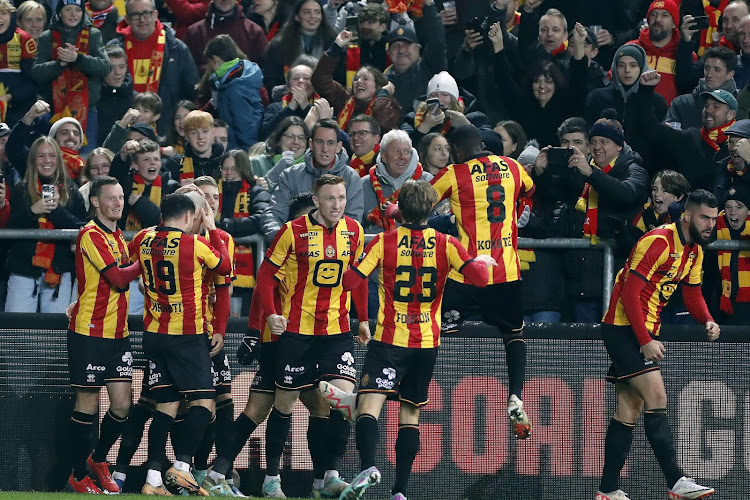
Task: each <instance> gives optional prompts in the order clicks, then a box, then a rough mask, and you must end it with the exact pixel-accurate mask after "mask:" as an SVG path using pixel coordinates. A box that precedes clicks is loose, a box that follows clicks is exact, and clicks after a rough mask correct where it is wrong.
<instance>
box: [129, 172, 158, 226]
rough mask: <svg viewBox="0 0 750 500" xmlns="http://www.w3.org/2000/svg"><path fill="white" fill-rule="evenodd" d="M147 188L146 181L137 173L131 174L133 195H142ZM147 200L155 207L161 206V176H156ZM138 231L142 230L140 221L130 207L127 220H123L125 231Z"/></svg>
mask: <svg viewBox="0 0 750 500" xmlns="http://www.w3.org/2000/svg"><path fill="white" fill-rule="evenodd" d="M147 186H148V184H146V181H145V180H144V179H143V177H141V174H139V173H137V172H136V173H135V174H133V190H132V193H133V194H140V195H143V193H145V192H146V187H147ZM148 199H149V200H151V202H152V203H153V204H154V205H156V206H157V207H159V206H161V175H157V176H156V179H154V182H152V183H151V191H149V193H148ZM140 229H143V224H142V223H141V219H139V218H138V216H137V215H135V212H133V207H130V211H129V212H128V218H127V219H126V220H125V230H127V231H138V230H140Z"/></svg>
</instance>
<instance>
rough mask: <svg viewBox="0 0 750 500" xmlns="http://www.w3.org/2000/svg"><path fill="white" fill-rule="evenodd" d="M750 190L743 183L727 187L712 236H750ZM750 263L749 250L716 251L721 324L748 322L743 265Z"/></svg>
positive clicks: (748, 288) (749, 293)
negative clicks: (719, 286) (725, 197)
mask: <svg viewBox="0 0 750 500" xmlns="http://www.w3.org/2000/svg"><path fill="white" fill-rule="evenodd" d="M748 207H750V190H749V189H748V187H747V186H746V185H740V186H736V187H733V188H732V189H730V190H729V193H728V198H727V201H726V203H725V204H724V210H723V211H722V212H721V213H720V214H719V219H718V220H717V221H716V236H717V239H719V240H740V241H748V240H750V220H748V214H750V210H749V209H748ZM748 267H750V252H748V251H747V250H745V251H739V250H734V251H728V250H720V251H719V271H720V273H721V298H720V301H719V307H720V309H721V312H722V313H724V318H723V321H722V324H724V323H726V324H729V325H744V326H747V325H748V324H750V283H748V281H747V278H746V276H747V269H748Z"/></svg>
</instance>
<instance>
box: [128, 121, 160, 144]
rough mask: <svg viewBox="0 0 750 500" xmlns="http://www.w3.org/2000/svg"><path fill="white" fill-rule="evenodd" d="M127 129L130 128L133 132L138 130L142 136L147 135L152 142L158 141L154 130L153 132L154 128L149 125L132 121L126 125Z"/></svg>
mask: <svg viewBox="0 0 750 500" xmlns="http://www.w3.org/2000/svg"><path fill="white" fill-rule="evenodd" d="M128 130H132V131H133V132H138V133H139V134H141V135H142V136H144V137H147V138H149V139H151V140H152V141H154V142H159V139H158V138H157V137H156V132H154V129H153V128H151V127H149V126H148V125H146V124H145V123H134V124H132V125H131V126H129V127H128Z"/></svg>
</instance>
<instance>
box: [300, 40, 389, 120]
mask: <svg viewBox="0 0 750 500" xmlns="http://www.w3.org/2000/svg"><path fill="white" fill-rule="evenodd" d="M351 38H352V34H351V32H349V31H346V30H344V31H342V32H341V33H339V34H338V36H336V40H335V42H334V43H333V44H332V45H331V47H330V48H329V49H328V51H326V53H325V54H323V56H322V57H321V58H320V61H318V66H317V67H316V68H315V71H314V72H313V74H312V84H313V87H314V88H315V90H316V91H317V92H318V94H320V96H321V97H323V98H324V99H326V100H327V101H328V102H329V103H330V105H331V107H332V108H333V112H334V113H335V115H336V117H337V118H336V120H337V122H338V125H339V127H340V128H341V129H342V130H348V125H349V120H350V119H351V118H352V117H353V116H356V115H358V114H365V115H369V116H372V117H373V118H375V120H376V121H377V122H378V125H380V129H381V130H384V131H388V130H391V129H393V128H398V126H399V124H400V123H401V107H400V106H399V105H398V102H396V100H395V99H394V98H393V97H391V92H390V91H389V90H388V89H389V88H391V87H387V86H388V85H389V83H388V80H387V79H386V78H385V76H383V73H381V72H380V71H379V70H378V69H377V68H374V67H372V66H365V67H363V68H361V69H359V70H358V71H357V74H356V76H355V77H354V81H353V83H352V87H351V88H350V89H348V90H347V89H346V88H344V86H343V85H341V84H340V83H339V82H337V81H335V80H334V78H333V72H334V70H335V69H336V67H337V66H338V65H339V61H340V60H341V57H343V56H344V49H345V47H347V46H348V45H349V40H351Z"/></svg>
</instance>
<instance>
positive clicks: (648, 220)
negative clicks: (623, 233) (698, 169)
mask: <svg viewBox="0 0 750 500" xmlns="http://www.w3.org/2000/svg"><path fill="white" fill-rule="evenodd" d="M689 192H690V184H688V181H687V179H686V178H685V176H684V175H682V174H680V173H678V172H675V171H674V170H661V171H659V172H657V173H656V175H654V178H653V180H652V181H651V198H650V199H649V204H648V206H646V208H644V209H643V211H642V212H641V213H640V214H638V215H637V216H636V217H635V218H634V219H633V222H632V223H631V224H630V226H629V227H628V228H627V229H628V232H629V241H628V244H629V245H630V247H631V248H632V247H633V246H635V243H636V242H637V241H638V240H639V239H640V238H641V236H643V235H644V234H646V233H647V232H649V231H651V230H652V229H654V228H657V227H659V226H661V225H664V224H669V223H671V222H677V221H678V220H679V218H680V214H681V213H682V209H683V206H682V202H683V200H684V198H685V196H686V195H687V194H688V193H689Z"/></svg>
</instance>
